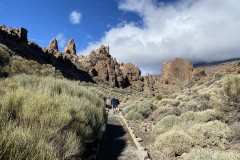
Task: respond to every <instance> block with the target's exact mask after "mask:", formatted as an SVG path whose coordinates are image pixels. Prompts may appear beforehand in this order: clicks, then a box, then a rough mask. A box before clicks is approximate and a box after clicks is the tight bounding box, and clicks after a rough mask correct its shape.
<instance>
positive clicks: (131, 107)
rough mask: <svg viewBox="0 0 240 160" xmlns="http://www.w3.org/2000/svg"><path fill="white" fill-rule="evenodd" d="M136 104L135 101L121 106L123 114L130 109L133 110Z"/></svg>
mask: <svg viewBox="0 0 240 160" xmlns="http://www.w3.org/2000/svg"><path fill="white" fill-rule="evenodd" d="M137 106H138V104H137V103H133V104H130V105H128V106H126V107H124V108H123V113H124V114H127V113H128V112H129V111H130V110H133V109H135V108H137Z"/></svg>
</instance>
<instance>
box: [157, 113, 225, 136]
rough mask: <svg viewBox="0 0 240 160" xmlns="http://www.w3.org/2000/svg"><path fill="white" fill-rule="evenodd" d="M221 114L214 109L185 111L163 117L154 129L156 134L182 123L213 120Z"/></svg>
mask: <svg viewBox="0 0 240 160" xmlns="http://www.w3.org/2000/svg"><path fill="white" fill-rule="evenodd" d="M220 117H221V115H220V114H219V112H215V111H214V110H211V109H209V110H205V111H202V112H193V111H189V112H185V113H183V114H182V115H181V116H174V115H169V116H166V117H164V118H163V119H161V120H160V121H159V122H158V123H157V124H156V125H155V126H154V129H153V132H154V133H155V134H162V133H165V132H167V131H169V130H171V128H172V127H173V126H175V125H179V124H181V123H187V122H193V123H195V124H196V123H204V122H209V121H212V120H216V119H219V118H220Z"/></svg>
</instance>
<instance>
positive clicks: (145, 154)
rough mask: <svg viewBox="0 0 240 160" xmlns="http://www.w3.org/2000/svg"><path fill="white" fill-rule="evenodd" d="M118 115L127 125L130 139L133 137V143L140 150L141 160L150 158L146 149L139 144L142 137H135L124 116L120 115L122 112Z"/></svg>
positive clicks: (149, 159)
mask: <svg viewBox="0 0 240 160" xmlns="http://www.w3.org/2000/svg"><path fill="white" fill-rule="evenodd" d="M120 117H121V119H122V120H123V122H124V123H125V126H126V127H127V129H128V132H129V133H130V135H131V137H132V139H133V142H134V143H135V145H136V146H137V148H138V151H139V152H140V154H141V158H142V159H143V160H151V158H150V157H149V153H148V151H147V150H146V148H145V147H143V146H142V145H141V143H139V142H142V139H141V138H140V137H137V136H136V134H135V131H134V130H133V129H132V128H131V127H130V126H129V124H128V122H127V120H126V119H125V118H124V116H123V115H122V113H120Z"/></svg>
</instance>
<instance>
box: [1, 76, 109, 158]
mask: <svg viewBox="0 0 240 160" xmlns="http://www.w3.org/2000/svg"><path fill="white" fill-rule="evenodd" d="M0 88H1V89H2V90H3V91H5V94H3V95H2V97H1V101H0V135H1V139H0V157H1V159H2V157H4V158H3V159H39V160H41V159H50V160H51V159H54V160H55V159H66V158H68V157H70V156H72V155H75V154H76V153H81V152H82V151H83V147H84V144H85V142H86V141H91V140H94V139H96V138H98V137H100V136H101V135H102V133H103V131H104V128H105V121H106V114H105V113H106V111H105V104H104V102H103V100H101V99H99V98H98V97H97V96H95V95H94V94H92V93H90V92H88V91H87V90H85V89H84V88H82V87H80V86H78V85H77V84H76V83H74V82H71V81H68V80H64V79H62V80H61V79H55V78H53V77H45V78H44V77H38V76H33V75H32V76H29V75H18V76H15V77H13V78H10V79H6V80H4V81H3V83H1V84H0Z"/></svg>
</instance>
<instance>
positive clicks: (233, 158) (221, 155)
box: [184, 149, 240, 160]
mask: <svg viewBox="0 0 240 160" xmlns="http://www.w3.org/2000/svg"><path fill="white" fill-rule="evenodd" d="M239 159H240V154H239V153H233V152H226V151H213V150H207V149H197V150H192V151H191V152H190V153H189V154H188V155H187V156H186V157H185V158H184V160H239Z"/></svg>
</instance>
